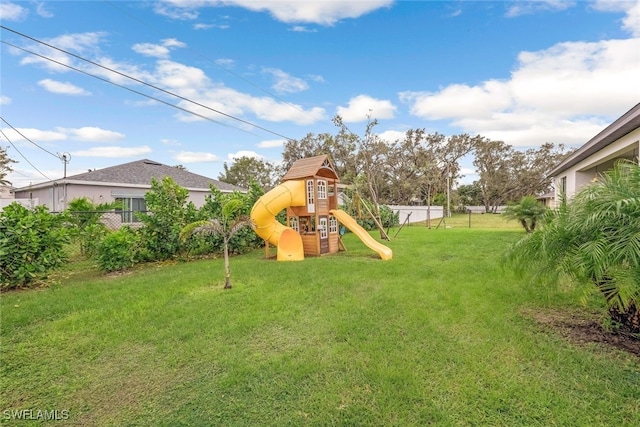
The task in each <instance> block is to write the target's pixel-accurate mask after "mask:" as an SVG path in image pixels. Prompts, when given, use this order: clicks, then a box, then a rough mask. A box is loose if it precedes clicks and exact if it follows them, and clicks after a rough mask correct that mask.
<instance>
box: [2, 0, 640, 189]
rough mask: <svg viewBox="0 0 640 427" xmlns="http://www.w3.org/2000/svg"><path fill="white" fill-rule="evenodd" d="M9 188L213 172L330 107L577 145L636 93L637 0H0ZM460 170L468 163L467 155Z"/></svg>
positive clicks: (311, 124)
mask: <svg viewBox="0 0 640 427" xmlns="http://www.w3.org/2000/svg"><path fill="white" fill-rule="evenodd" d="M0 23H1V25H2V29H1V30H0V40H1V41H2V43H1V44H0V54H1V56H0V116H1V118H2V120H1V121H0V131H1V132H0V146H2V147H3V148H6V149H7V153H8V155H9V157H10V158H11V159H13V160H16V161H17V162H18V163H15V164H13V165H12V167H13V168H14V172H11V173H9V175H8V176H7V179H8V180H9V181H10V182H11V183H12V184H13V185H14V186H15V187H23V186H28V185H30V184H35V183H39V182H43V181H49V180H55V179H60V178H62V177H63V175H64V172H65V162H63V160H62V159H63V158H66V159H67V160H68V162H67V164H66V174H67V176H72V175H74V174H78V173H83V172H86V171H88V170H92V169H100V168H104V167H108V166H114V165H118V164H122V163H127V162H131V161H135V160H140V159H151V160H154V161H157V162H160V163H164V164H167V165H182V166H184V167H186V168H187V169H188V170H189V171H191V172H194V173H198V174H201V175H205V176H208V177H210V178H216V179H217V178H218V176H219V174H220V173H221V172H222V171H223V170H224V167H223V165H224V163H225V162H226V163H227V164H228V165H229V166H230V165H231V164H232V162H233V160H234V158H238V157H240V156H255V157H258V158H261V159H264V160H267V161H270V162H276V163H277V162H279V161H281V159H282V151H283V144H284V142H285V141H286V140H287V139H301V138H303V137H304V136H305V135H307V134H310V133H311V134H316V135H317V134H320V133H325V132H328V133H331V134H336V133H337V132H338V128H336V127H335V126H334V125H333V124H332V120H331V119H332V118H333V117H334V116H336V115H340V116H341V117H342V118H343V121H344V122H345V124H346V125H347V126H348V127H349V129H351V130H352V131H353V132H355V133H357V134H359V135H361V136H362V135H363V134H364V129H365V127H366V125H367V122H368V121H369V120H372V119H375V120H377V121H378V124H377V125H376V126H375V128H374V131H375V133H377V134H378V135H379V136H380V137H381V138H384V139H386V140H388V141H390V142H392V141H395V140H397V139H402V138H403V136H404V134H405V132H406V131H407V130H409V129H424V130H426V131H427V132H429V133H430V132H439V133H441V134H445V135H456V134H461V133H468V134H470V135H474V136H475V135H481V136H483V137H486V138H490V139H493V140H500V141H504V142H505V143H507V144H510V145H512V146H514V147H516V148H518V149H527V148H535V147H538V146H540V145H541V144H543V143H546V142H552V143H554V144H564V145H565V146H568V147H577V146H580V145H582V144H584V143H585V142H587V141H588V140H589V139H591V138H592V137H593V136H595V135H596V134H597V133H598V132H600V131H601V130H602V129H604V128H605V127H606V126H607V125H609V124H610V123H611V122H613V121H614V120H616V119H617V118H618V117H620V116H621V115H622V114H624V113H625V112H626V111H628V110H629V109H631V108H632V107H633V106H634V105H635V104H637V103H638V102H640V1H638V0H635V1H624V0H613V1H604V0H595V1H570V0H567V1H565V0H538V1H470V0H469V1H390V0H370V1H356V0H351V1H337V0H336V1H292V0H282V1H261V0H235V1H220V0H171V1H133V2H132V1H114V0H110V1H11V0H9V1H6V0H3V1H2V3H0ZM462 167H463V173H464V174H465V177H464V178H463V179H462V182H463V183H470V182H472V181H473V180H474V179H477V175H475V171H474V168H473V165H472V159H471V158H467V159H465V160H464V161H463V164H462Z"/></svg>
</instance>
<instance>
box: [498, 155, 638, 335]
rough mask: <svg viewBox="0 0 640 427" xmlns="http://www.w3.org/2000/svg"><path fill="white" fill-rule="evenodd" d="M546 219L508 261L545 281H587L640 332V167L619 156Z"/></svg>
mask: <svg viewBox="0 0 640 427" xmlns="http://www.w3.org/2000/svg"><path fill="white" fill-rule="evenodd" d="M542 224H543V225H542V227H541V228H539V229H538V230H536V231H535V232H533V233H531V234H529V235H527V236H526V237H525V238H523V239H522V240H520V241H518V242H517V243H515V244H514V245H513V246H512V248H511V249H510V251H509V253H508V254H507V256H506V259H505V260H506V261H507V263H509V264H511V265H513V266H515V268H516V270H517V271H519V272H521V273H522V272H527V273H532V276H533V277H534V278H537V279H539V280H541V281H544V282H547V283H558V282H559V281H560V280H561V279H562V278H564V277H568V278H569V279H570V280H572V281H573V282H574V283H577V284H588V285H589V286H590V287H592V288H595V289H597V290H598V292H599V294H600V295H601V296H602V297H603V298H604V301H605V302H606V307H607V310H608V314H609V317H610V319H611V321H612V324H613V325H614V326H617V327H619V328H620V330H621V331H625V332H629V333H631V334H640V166H638V165H637V164H635V163H632V162H629V161H619V162H618V163H617V164H616V166H615V167H614V169H613V170H611V171H609V172H607V173H606V174H604V175H603V176H602V177H601V178H600V179H599V180H598V181H597V182H595V183H592V184H591V185H589V186H588V187H586V188H584V189H583V190H581V191H580V192H578V193H577V194H576V195H575V196H574V198H573V200H571V201H570V202H564V201H563V204H562V206H561V207H560V208H559V209H557V210H554V211H549V212H548V214H547V215H546V216H545V218H544V220H543V223H542ZM638 336H640V335H638Z"/></svg>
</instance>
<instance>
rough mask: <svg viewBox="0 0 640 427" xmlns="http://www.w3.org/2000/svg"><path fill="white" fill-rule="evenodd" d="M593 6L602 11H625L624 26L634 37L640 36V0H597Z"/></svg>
mask: <svg viewBox="0 0 640 427" xmlns="http://www.w3.org/2000/svg"><path fill="white" fill-rule="evenodd" d="M592 7H593V8H594V9H596V10H598V11H602V12H624V13H625V14H626V16H625V17H624V18H623V19H622V28H623V29H625V30H626V31H628V32H629V33H630V34H631V35H632V36H633V37H640V1H637V0H630V1H628V0H596V1H595V2H593V3H592Z"/></svg>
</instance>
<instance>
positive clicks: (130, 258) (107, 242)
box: [97, 227, 140, 272]
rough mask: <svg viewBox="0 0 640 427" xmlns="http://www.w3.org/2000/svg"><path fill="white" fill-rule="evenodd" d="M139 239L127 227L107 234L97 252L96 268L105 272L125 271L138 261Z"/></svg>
mask: <svg viewBox="0 0 640 427" xmlns="http://www.w3.org/2000/svg"><path fill="white" fill-rule="evenodd" d="M139 246H140V237H139V236H138V234H137V233H136V232H135V231H133V230H132V229H131V228H129V227H122V228H121V229H120V230H118V231H114V232H113V233H110V234H108V235H107V236H106V237H105V238H104V239H102V241H101V242H100V244H99V245H98V250H97V254H98V256H97V262H98V267H100V269H101V270H103V271H106V272H111V271H120V270H126V269H127V268H130V267H133V266H134V265H135V264H136V262H137V261H138V260H139V250H138V249H139Z"/></svg>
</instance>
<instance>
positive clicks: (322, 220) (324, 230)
mask: <svg viewBox="0 0 640 427" xmlns="http://www.w3.org/2000/svg"><path fill="white" fill-rule="evenodd" d="M318 230H320V238H321V239H326V238H327V236H328V234H327V218H320V223H319V224H318Z"/></svg>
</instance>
